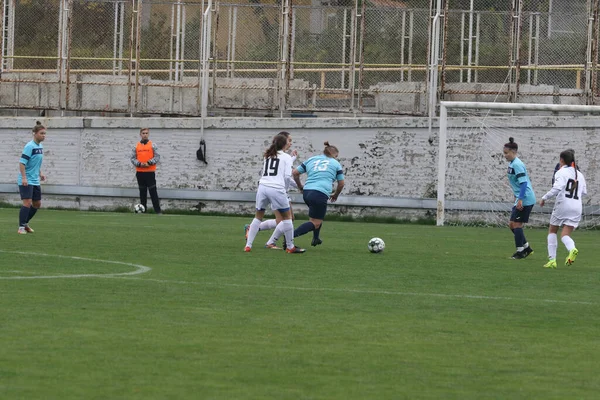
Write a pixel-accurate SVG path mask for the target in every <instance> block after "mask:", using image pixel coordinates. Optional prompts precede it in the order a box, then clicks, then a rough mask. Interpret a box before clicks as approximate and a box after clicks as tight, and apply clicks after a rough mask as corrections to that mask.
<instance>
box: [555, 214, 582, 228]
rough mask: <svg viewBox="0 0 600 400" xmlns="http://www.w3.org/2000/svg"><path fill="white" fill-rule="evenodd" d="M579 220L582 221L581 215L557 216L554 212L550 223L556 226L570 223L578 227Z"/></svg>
mask: <svg viewBox="0 0 600 400" xmlns="http://www.w3.org/2000/svg"><path fill="white" fill-rule="evenodd" d="M579 221H581V216H579V217H577V218H563V217H562V216H557V215H556V213H555V212H552V215H551V216H550V225H554V226H563V225H568V226H572V227H573V228H577V226H578V225H579Z"/></svg>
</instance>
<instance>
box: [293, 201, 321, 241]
mask: <svg viewBox="0 0 600 400" xmlns="http://www.w3.org/2000/svg"><path fill="white" fill-rule="evenodd" d="M303 195H304V202H305V203H306V205H308V217H309V220H308V222H305V223H303V224H302V225H300V226H299V227H298V228H296V230H295V231H294V237H298V236H302V235H306V234H307V233H308V232H311V231H314V230H316V229H318V228H320V227H321V223H322V222H323V218H325V213H326V212H327V199H328V198H327V195H326V194H324V193H321V192H319V191H318V190H305V191H304V193H303Z"/></svg>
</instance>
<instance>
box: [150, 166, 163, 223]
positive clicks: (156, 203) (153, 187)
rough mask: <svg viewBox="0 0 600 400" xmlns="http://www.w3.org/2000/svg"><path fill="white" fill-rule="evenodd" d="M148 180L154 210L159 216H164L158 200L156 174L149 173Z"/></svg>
mask: <svg viewBox="0 0 600 400" xmlns="http://www.w3.org/2000/svg"><path fill="white" fill-rule="evenodd" d="M147 174H148V178H147V183H148V191H149V192H150V199H151V200H152V208H154V212H155V213H157V214H162V210H161V209H160V200H159V199H158V189H157V188H156V173H155V172H154V171H151V172H147Z"/></svg>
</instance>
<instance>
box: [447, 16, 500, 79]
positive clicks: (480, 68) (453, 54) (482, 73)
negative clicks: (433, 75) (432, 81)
mask: <svg viewBox="0 0 600 400" xmlns="http://www.w3.org/2000/svg"><path fill="white" fill-rule="evenodd" d="M447 18H448V22H447V24H446V27H447V32H446V35H445V38H446V44H445V49H444V56H445V71H444V72H445V82H446V83H449V84H451V83H475V82H482V83H500V84H502V83H505V82H506V80H507V75H508V66H509V63H510V44H511V40H510V31H511V17H510V13H508V12H506V11H503V12H496V11H473V12H471V11H469V10H466V11H465V10H451V11H449V12H448V15H447ZM470 67H471V68H470Z"/></svg>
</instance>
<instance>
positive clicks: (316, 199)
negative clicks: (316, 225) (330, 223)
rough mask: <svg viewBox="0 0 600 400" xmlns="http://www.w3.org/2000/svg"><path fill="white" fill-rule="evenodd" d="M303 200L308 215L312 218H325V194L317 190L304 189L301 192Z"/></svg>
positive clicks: (327, 198) (326, 197)
mask: <svg viewBox="0 0 600 400" xmlns="http://www.w3.org/2000/svg"><path fill="white" fill-rule="evenodd" d="M302 197H303V198H304V202H305V203H306V205H307V206H308V216H309V217H311V218H314V219H325V214H327V200H329V196H327V195H326V194H325V193H323V192H319V191H318V190H305V191H304V192H303V196H302Z"/></svg>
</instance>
